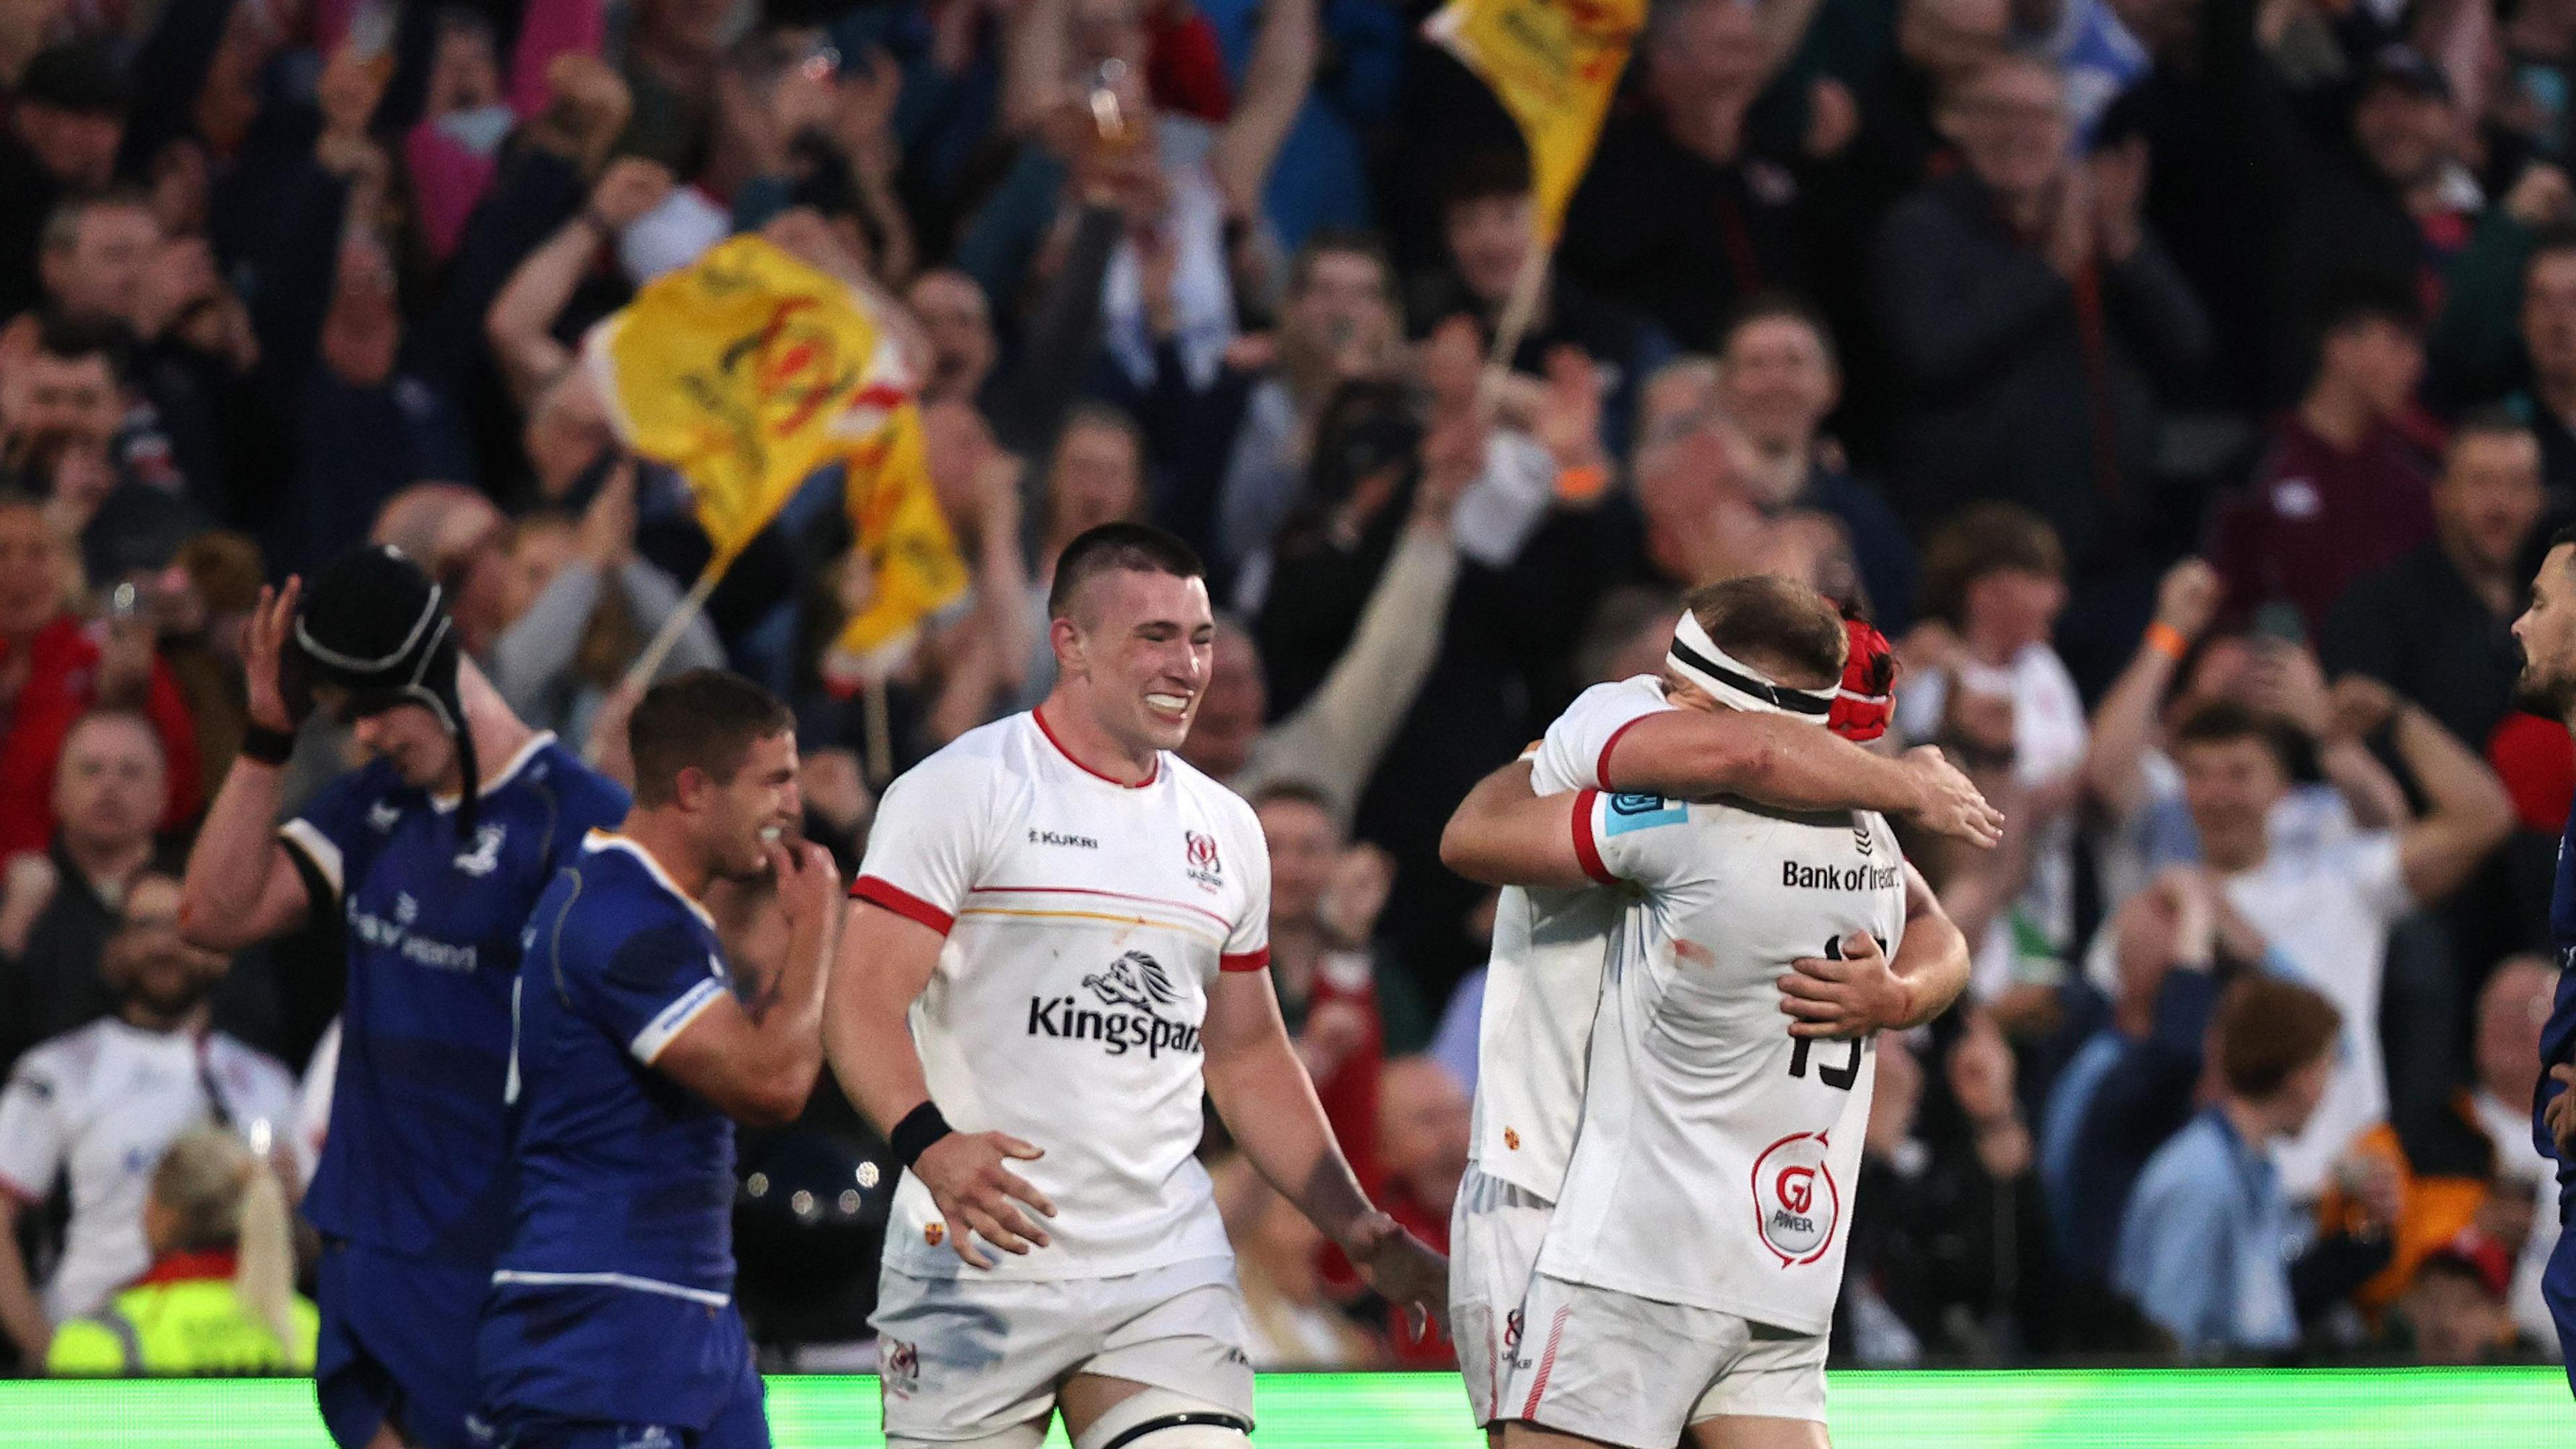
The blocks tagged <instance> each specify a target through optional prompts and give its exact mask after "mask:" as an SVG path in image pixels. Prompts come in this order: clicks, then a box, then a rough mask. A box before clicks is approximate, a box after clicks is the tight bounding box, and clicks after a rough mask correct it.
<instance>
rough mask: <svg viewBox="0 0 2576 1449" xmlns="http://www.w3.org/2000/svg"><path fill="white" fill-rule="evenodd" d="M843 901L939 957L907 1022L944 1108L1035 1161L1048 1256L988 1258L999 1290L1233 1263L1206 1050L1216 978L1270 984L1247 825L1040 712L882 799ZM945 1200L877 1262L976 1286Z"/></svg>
mask: <svg viewBox="0 0 2576 1449" xmlns="http://www.w3.org/2000/svg"><path fill="white" fill-rule="evenodd" d="M850 891H851V894H852V895H855V896H857V897H858V898H860V899H861V900H865V901H869V902H871V903H873V904H876V905H879V906H882V907H884V908H886V909H888V910H891V911H895V912H898V913H900V914H902V915H905V916H909V917H911V918H912V919H913V920H916V921H919V922H921V923H922V924H924V925H927V926H929V927H931V928H932V929H933V930H936V931H939V932H941V933H943V934H944V935H946V936H947V937H948V944H947V947H946V949H944V950H942V951H941V952H940V954H939V965H938V968H937V969H936V971H934V972H933V973H932V976H931V979H930V985H929V986H928V988H927V989H925V990H924V991H923V992H922V995H921V999H920V1000H919V1001H917V1002H915V1003H914V1004H913V1007H912V1039H913V1043H914V1046H915V1047H916V1048H917V1049H918V1050H919V1051H920V1053H921V1065H922V1070H923V1072H924V1073H925V1075H926V1076H927V1078H928V1080H929V1084H930V1095H931V1099H932V1100H933V1101H936V1102H937V1103H938V1104H939V1110H940V1113H941V1115H943V1116H944V1117H946V1118H947V1119H948V1121H949V1123H950V1125H952V1126H954V1127H955V1128H956V1129H957V1130H959V1131H961V1132H1007V1133H1009V1134H1011V1135H1012V1136H1014V1137H1019V1138H1022V1139H1024V1140H1026V1141H1028V1142H1031V1143H1034V1144H1036V1145H1037V1146H1038V1147H1040V1148H1043V1149H1044V1150H1045V1152H1046V1156H1045V1157H1043V1158H1041V1159H1039V1160H1038V1161H1035V1162H1014V1163H1012V1164H1010V1166H1011V1170H1012V1171H1014V1172H1016V1173H1018V1174H1020V1175H1021V1176H1022V1177H1024V1178H1026V1179H1027V1180H1028V1181H1029V1183H1030V1184H1031V1185H1033V1186H1034V1187H1036V1188H1037V1189H1038V1190H1039V1191H1040V1192H1042V1193H1044V1194H1046V1196H1047V1198H1048V1200H1049V1201H1051V1202H1053V1203H1054V1204H1055V1206H1056V1214H1057V1215H1056V1216H1055V1217H1054V1218H1053V1219H1051V1220H1047V1221H1046V1223H1045V1227H1046V1231H1047V1234H1048V1236H1049V1237H1051V1238H1052V1239H1053V1240H1054V1241H1053V1243H1052V1244H1051V1245H1050V1246H1048V1247H1044V1248H1037V1249H1034V1250H1032V1251H1031V1252H1030V1253H1029V1254H1027V1255H1026V1256H1025V1257H1023V1256H1019V1255H1015V1254H1011V1253H1005V1252H1003V1251H1001V1250H1000V1249H998V1248H990V1247H987V1249H986V1251H985V1256H986V1257H988V1258H990V1259H992V1260H993V1261H994V1263H995V1265H996V1266H995V1267H994V1268H993V1269H992V1270H991V1275H992V1276H994V1277H1001V1278H1037V1279H1061V1278H1094V1277H1110V1276H1114V1275H1118V1274H1124V1273H1133V1272H1137V1271H1140V1270H1142V1269H1145V1268H1148V1267H1154V1266H1158V1265H1161V1264H1166V1263H1173V1262H1179V1261H1182V1260H1184V1259H1188V1258H1196V1257H1223V1256H1229V1255H1230V1253H1231V1250H1230V1249H1229V1248H1228V1246H1227V1244H1226V1237H1225V1228H1224V1225H1223V1224H1222V1223H1221V1222H1219V1221H1218V1219H1217V1212H1216V1200H1215V1198H1214V1196H1213V1194H1212V1193H1211V1191H1210V1189H1209V1184H1208V1176H1207V1173H1206V1172H1205V1171H1204V1170H1203V1169H1202V1168H1200V1166H1199V1164H1198V1162H1197V1160H1196V1158H1195V1157H1194V1156H1193V1153H1194V1151H1195V1149H1196V1148H1197V1147H1198V1143H1199V1134H1200V1126H1201V1124H1200V1118H1199V1101H1200V1096H1201V1093H1202V1091H1203V1084H1202V1078H1201V1075H1200V1070H1199V1067H1200V1061H1201V1057H1200V1047H1199V1028H1200V1025H1201V1024H1202V1023H1203V1022H1204V1021H1205V1020H1206V1017H1207V992H1208V987H1209V986H1210V985H1211V984H1212V983H1213V982H1214V981H1215V980H1216V976H1217V973H1218V972H1219V971H1256V970H1259V969H1260V968H1262V967H1263V966H1266V965H1268V964H1269V961H1270V854H1269V850H1268V848H1267V847H1266V846H1265V845H1264V843H1263V840H1262V835H1261V826H1260V823H1259V822H1258V821H1257V820H1255V819H1254V817H1253V814H1252V807H1251V806H1249V805H1247V804H1245V803H1244V802H1243V801H1242V800H1241V799H1240V798H1239V797H1237V796H1236V795H1235V794H1234V793H1233V792H1232V791H1230V790H1228V789H1226V788H1225V787H1224V786H1222V785H1219V784H1218V783H1216V782H1215V781H1213V780H1211V779H1209V778H1208V777H1207V776H1205V775H1202V774H1200V773H1199V772H1198V771H1197V770H1194V769H1192V768H1190V767H1189V766H1188V765H1187V764H1185V763H1183V762H1182V761H1181V760H1180V759H1179V758H1178V757H1176V756H1174V755H1171V754H1169V753H1166V754H1164V755H1163V756H1162V758H1161V760H1160V761H1159V762H1158V763H1157V765H1156V767H1155V771H1154V776H1153V778H1152V779H1150V780H1148V781H1147V782H1145V783H1144V784H1142V785H1138V786H1132V787H1131V786H1127V785H1121V784H1119V783H1118V782H1116V781H1114V780H1110V779H1108V778H1107V777H1105V776H1101V775H1097V774H1094V773H1092V772H1091V771H1089V770H1087V769H1085V768H1083V767H1082V766H1081V765H1078V764H1076V763H1074V761H1073V758H1072V757H1071V756H1070V755H1067V754H1066V753H1065V752H1064V751H1063V749H1062V748H1060V747H1059V746H1058V745H1057V744H1056V743H1055V740H1054V738H1053V737H1052V736H1051V735H1049V734H1048V733H1047V730H1046V727H1045V725H1044V723H1043V722H1042V721H1041V720H1040V719H1039V718H1038V716H1037V715H1036V714H1035V713H1034V712H1032V713H1029V714H1017V715H1012V716H1010V717H1009V718H1007V719H1003V720H999V721H996V722H995V723H992V724H988V725H985V726H983V727H982V728H980V729H975V730H971V731H969V732H967V733H966V734H964V735H961V736H959V737H958V738H957V739H956V741H955V742H954V743H952V744H950V745H949V746H948V747H947V748H946V749H943V750H941V751H939V752H938V753H937V754H935V755H932V756H931V757H930V758H929V759H926V760H924V761H922V762H921V763H920V764H919V765H916V766H914V767H913V768H912V769H911V770H909V771H907V772H905V774H904V775H903V776H902V778H900V779H898V780H896V781H895V782H894V783H893V784H892V785H890V786H888V787H887V789H886V793H885V799H884V801H883V802H882V803H881V804H879V806H878V807H877V816H876V824H875V827H874V829H873V830H872V831H871V833H870V834H869V837H868V853H867V859H866V860H865V861H864V862H863V863H862V864H861V866H860V869H859V878H858V880H857V881H855V882H854V883H853V884H852V885H851V888H850ZM944 1231H945V1228H944V1225H943V1224H942V1222H941V1220H940V1216H939V1211H938V1209H937V1208H936V1207H934V1206H933V1205H932V1203H931V1200H930V1193H929V1191H928V1190H927V1189H925V1188H924V1187H922V1185H921V1183H920V1182H919V1180H917V1179H915V1178H914V1177H912V1176H911V1175H910V1174H906V1175H905V1177H904V1180H903V1184H902V1186H900V1187H898V1188H897V1189H896V1190H895V1198H894V1209H893V1221H892V1222H891V1223H890V1224H889V1226H888V1228H887V1230H886V1262H887V1264H888V1266H890V1267H892V1268H894V1269H895V1270H896V1271H898V1272H903V1273H909V1274H912V1275H914V1276H916V1277H952V1276H956V1275H958V1274H959V1273H960V1272H962V1271H965V1265H964V1264H962V1263H961V1262H960V1261H959V1260H958V1258H957V1255H956V1253H955V1251H954V1249H953V1248H952V1247H951V1246H949V1245H948V1244H946V1243H944V1242H942V1241H941V1234H942V1233H943V1232H944Z"/></svg>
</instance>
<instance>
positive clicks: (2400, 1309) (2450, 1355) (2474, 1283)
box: [2397, 1230, 2537, 1365]
mask: <svg viewBox="0 0 2576 1449" xmlns="http://www.w3.org/2000/svg"><path fill="white" fill-rule="evenodd" d="M2510 1273H2511V1260H2510V1259H2508V1258H2507V1257H2506V1256H2505V1254H2504V1250H2503V1249H2501V1248H2499V1247H2497V1246H2496V1245H2495V1244H2494V1243H2491V1242H2489V1241H2487V1240H2486V1239H2485V1238H2483V1237H2480V1236H2479V1235H2478V1234H2477V1233H2476V1232H2475V1231H2473V1230H2472V1231H2468V1232H2463V1233H2462V1234H2461V1235H2460V1236H2459V1238H2458V1239H2457V1240H2455V1241H2453V1242H2451V1243H2448V1244H2445V1245H2444V1246H2443V1247H2442V1248H2440V1249H2439V1250H2438V1251H2436V1252H2435V1253H2433V1255H2432V1256H2430V1257H2428V1258H2426V1259H2425V1260H2424V1262H2423V1265H2422V1266H2421V1267H2418V1268H2417V1269H2416V1270H2415V1280H2414V1282H2413V1283H2412V1284H2410V1285H2409V1286H2408V1287H2407V1289H2406V1296H2405V1297H2404V1298H2402V1299H2400V1300H2398V1304H2397V1314H2398V1317H2399V1318H2400V1319H2401V1320H2402V1321H2403V1322H2404V1324H2405V1329H2406V1339H2407V1346H2408V1348H2409V1349H2411V1350H2412V1354H2411V1357H2410V1359H2409V1361H2410V1362H2413V1363H2419V1364H2447V1365H2465V1364H2480V1363H2492V1362H2496V1361H2498V1360H2505V1361H2512V1360H2515V1359H2521V1358H2525V1357H2528V1356H2529V1354H2530V1353H2531V1351H2532V1350H2533V1349H2534V1348H2535V1347H2536V1346H2537V1340H2535V1339H2532V1338H2530V1337H2528V1336H2526V1335H2523V1334H2521V1333H2520V1332H2519V1331H2518V1330H2517V1329H2516V1327H2515V1325H2514V1321H2513V1317H2512V1315H2510V1314H2509V1313H2507V1312H2506V1311H2505V1291H2506V1282H2507V1280H2508V1278H2509V1276H2510ZM2516 1350H2519V1351H2516Z"/></svg>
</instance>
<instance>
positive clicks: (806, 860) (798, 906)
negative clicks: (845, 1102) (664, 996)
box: [653, 841, 841, 1127]
mask: <svg viewBox="0 0 2576 1449" xmlns="http://www.w3.org/2000/svg"><path fill="white" fill-rule="evenodd" d="M769 859H770V868H771V869H772V870H774V871H776V872H777V879H778V902H777V908H778V910H779V911H780V913H781V914H783V915H784V916H785V917H786V918H787V954H786V958H785V960H784V961H783V962H782V963H781V964H780V965H779V967H778V969H777V971H776V972H775V973H774V974H772V975H770V976H769V977H768V979H766V980H764V981H760V982H757V983H755V984H754V987H753V990H752V993H751V996H750V999H749V1000H747V1001H736V1000H735V999H734V998H733V997H732V996H731V995H723V996H719V997H717V998H716V1000H715V1002H714V1004H713V1005H711V1006H709V1007H708V1008H707V1009H706V1010H705V1011H702V1012H700V1013H698V1016H697V1019H696V1020H694V1021H692V1022H690V1023H689V1024H688V1026H687V1027H686V1028H684V1029H683V1030H682V1031H681V1032H680V1034H679V1035H678V1036H675V1037H673V1038H672V1039H671V1042H670V1045H668V1046H666V1047H664V1048H662V1053H661V1055H660V1056H657V1057H655V1058H654V1059H653V1066H654V1068H655V1069H656V1070H658V1071H660V1072H662V1073H663V1074H664V1075H666V1076H669V1077H671V1078H673V1079H675V1080H677V1081H678V1082H679V1083H680V1084H681V1085H682V1086H685V1087H687V1088H688V1089H689V1090H691V1091H693V1092H696V1093H697V1094H698V1095H699V1096H701V1097H704V1098H706V1099H707V1100H708V1101H710V1102H713V1103H714V1104H715V1105H716V1108H717V1110H719V1111H721V1112H723V1113H724V1114H725V1115H726V1116H728V1117H731V1118H733V1119H734V1120H735V1121H737V1122H740V1123H743V1124H744V1125H746V1126H751V1127H784V1126H786V1125H787V1124H788V1123H790V1122H793V1121H795V1120H796V1119H797V1117H798V1116H799V1115H801V1114H802V1113H803V1112H804V1110H805V1101H806V1099H807V1098H809V1097H811V1096H813V1095H814V1078H815V1076H816V1074H818V1073H819V1072H821V1071H822V1069H823V984H824V981H825V980H826V978H827V975H828V972H829V968H830V965H831V959H832V943H833V938H834V936H835V934H836V933H837V926H838V923H839V916H840V899H841V873H840V871H838V870H837V869H835V868H834V867H833V865H832V855H831V852H830V851H827V850H825V849H824V848H823V847H821V846H819V845H816V844H814V843H813V842H811V841H802V842H799V843H798V844H797V846H796V847H795V849H794V850H792V851H791V850H789V849H788V848H787V847H785V846H771V847H770V852H769Z"/></svg>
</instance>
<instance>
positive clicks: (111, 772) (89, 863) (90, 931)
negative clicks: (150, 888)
mask: <svg viewBox="0 0 2576 1449" xmlns="http://www.w3.org/2000/svg"><path fill="white" fill-rule="evenodd" d="M169 793H170V785H169V770H168V768H167V766H166V764H165V762H164V761H163V759H162V755H161V740H160V737H159V736H157V735H155V734H154V733H153V732H152V722H151V721H150V720H147V719H145V718H143V717H142V716H141V715H138V714H134V713H132V712H130V711H126V710H114V709H100V710H94V711H92V712H90V713H88V714H85V715H83V716H81V718H80V720H79V721H78V722H77V723H75V724H74V725H73V726H72V728H71V732H70V733H69V734H67V735H65V736H64V737H63V752H62V760H61V763H60V764H58V765H57V766H56V767H55V770H54V779H53V798H54V816H55V819H56V820H57V821H58V822H59V823H58V824H57V825H56V827H55V830H54V838H53V841H52V843H51V848H50V849H49V850H47V851H46V852H45V853H44V854H41V855H39V854H32V853H31V854H25V855H17V856H12V857H10V859H9V863H8V867H7V885H6V889H5V893H0V961H5V962H6V963H7V965H8V980H7V981H6V982H5V983H0V1002H5V1003H6V1005H7V1007H8V1009H7V1011H5V1012H0V1021H5V1022H6V1025H5V1026H0V1061H15V1060H17V1058H18V1056H19V1055H20V1054H21V1053H23V1052H25V1051H26V1050H27V1049H28V1048H29V1047H32V1046H34V1045H35V1044H36V1043H38V1042H40V1041H43V1040H45V1039H46V1038H48V1037H54V1036H59V1035H61V1034H62V1033H64V1032H67V1031H70V1030H71V1029H72V1028H74V1027H76V1026H80V1025H82V1024H83V1023H85V1022H89V1021H93V1020H96V1019H97V1018H99V1017H101V1016H105V1015H107V1014H108V1013H109V1012H111V1011H113V1010H115V1009H116V993H115V992H113V991H112V990H110V989H109V986H108V983H107V981H106V979H105V978H104V977H103V976H102V975H101V974H100V971H99V959H100V954H101V953H102V952H103V951H104V950H105V949H106V947H107V941H108V937H109V935H110V934H112V933H113V932H114V931H115V930H116V928H117V924H118V922H119V920H120V918H121V917H120V911H121V910H122V908H123V906H124V904H125V897H126V893H127V892H128V891H129V890H130V889H131V888H132V887H133V885H134V883H135V882H136V881H138V880H140V879H142V878H143V876H144V875H145V873H146V872H149V871H153V870H156V869H157V870H158V871H160V872H161V873H162V874H165V875H168V874H176V873H177V872H178V870H179V868H180V867H181V865H182V864H184V861H183V859H182V858H181V857H180V856H179V855H177V854H176V853H172V852H166V851H164V850H163V849H161V847H160V845H159V843H158V842H157V841H156V840H155V839H154V838H153V832H154V830H155V828H156V827H158V826H159V824H160V822H161V815H162V811H163V810H164V808H165V807H166V803H167V800H168V797H169Z"/></svg>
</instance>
